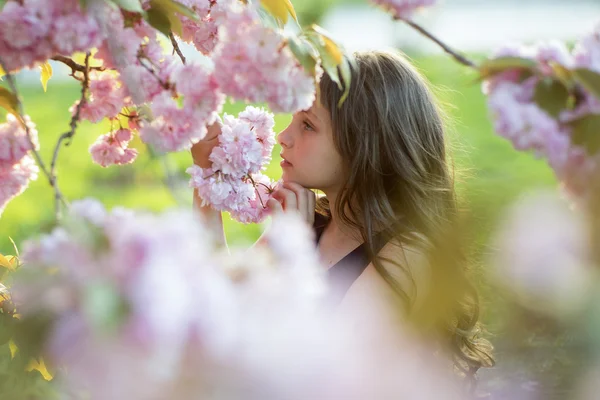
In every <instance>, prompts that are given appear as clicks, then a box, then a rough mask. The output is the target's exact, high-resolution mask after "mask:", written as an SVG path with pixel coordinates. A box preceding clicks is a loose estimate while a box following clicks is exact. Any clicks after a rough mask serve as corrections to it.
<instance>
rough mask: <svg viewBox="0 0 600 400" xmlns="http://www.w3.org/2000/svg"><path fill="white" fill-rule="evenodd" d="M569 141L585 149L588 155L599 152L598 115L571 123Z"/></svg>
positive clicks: (599, 116)
mask: <svg viewBox="0 0 600 400" xmlns="http://www.w3.org/2000/svg"><path fill="white" fill-rule="evenodd" d="M571 126H572V128H573V130H572V133H571V140H572V141H573V143H574V144H576V145H580V146H583V147H585V149H586V150H587V152H588V154H590V155H594V154H596V153H598V150H600V114H588V115H586V116H584V117H581V118H579V119H577V120H575V121H573V122H572V123H571Z"/></svg>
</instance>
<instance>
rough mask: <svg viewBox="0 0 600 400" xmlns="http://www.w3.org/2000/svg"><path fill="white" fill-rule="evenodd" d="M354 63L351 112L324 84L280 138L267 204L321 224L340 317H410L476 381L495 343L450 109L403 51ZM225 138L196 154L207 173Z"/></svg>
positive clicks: (374, 322) (360, 321)
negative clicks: (461, 200)
mask: <svg viewBox="0 0 600 400" xmlns="http://www.w3.org/2000/svg"><path fill="white" fill-rule="evenodd" d="M354 58H355V61H356V63H355V66H354V67H353V70H352V79H351V85H350V92H349V96H348V97H347V99H346V100H345V101H344V102H343V103H342V105H341V107H338V101H339V100H340V98H341V96H342V94H343V91H342V90H340V89H339V88H338V86H337V85H336V84H335V83H334V82H332V80H331V79H330V78H329V77H328V76H327V75H324V76H323V78H322V79H321V82H320V99H318V101H316V102H315V103H314V104H313V106H312V107H311V108H310V109H308V110H305V111H302V112H298V113H296V114H295V115H294V116H293V119H292V121H291V123H290V125H289V126H288V127H287V128H286V129H285V130H284V131H283V132H281V133H280V134H279V136H278V143H279V144H280V146H281V149H282V151H281V158H282V162H281V167H282V171H283V176H282V180H283V182H284V184H283V188H281V189H280V190H278V191H277V192H276V193H275V194H274V198H273V199H271V200H270V201H269V202H268V204H267V206H268V208H269V209H270V211H271V212H273V213H276V212H299V213H301V214H302V216H303V217H304V218H305V219H306V221H307V223H309V224H311V225H312V226H313V227H314V229H315V232H316V237H317V245H318V250H319V253H320V256H321V258H322V261H323V263H324V265H325V266H326V267H327V268H328V276H329V279H330V283H331V286H332V288H333V292H332V301H333V302H334V304H335V305H336V312H340V313H347V314H350V315H352V318H353V319H354V320H355V321H356V326H357V327H359V326H360V327H364V326H367V327H368V326H378V327H382V326H384V327H389V326H392V325H394V324H396V323H398V322H399V321H400V322H406V321H407V320H409V321H411V322H413V326H416V327H418V328H420V329H421V331H420V332H423V333H427V334H429V335H433V336H434V337H435V338H436V339H437V340H436V343H442V344H444V345H446V348H449V349H450V350H451V353H452V354H453V355H454V361H455V366H456V367H457V368H458V369H459V370H461V371H462V372H463V374H464V375H466V376H468V377H473V376H474V374H475V372H476V371H477V369H478V368H480V367H482V366H489V365H491V364H492V363H493V360H492V357H491V355H490V346H489V343H488V342H487V341H485V340H483V339H479V338H477V319H478V307H477V298H476V295H475V293H474V291H473V290H472V289H471V286H470V285H469V284H468V282H467V280H466V278H465V273H464V267H465V265H464V264H465V261H464V259H463V257H462V256H461V253H460V246H459V245H458V241H457V238H458V237H459V236H460V235H459V234H458V231H457V230H456V229H457V225H456V224H455V223H456V219H457V206H456V201H455V191H454V186H453V180H452V176H451V173H450V171H449V168H448V165H447V161H446V143H445V138H444V124H443V121H442V116H441V112H440V110H439V108H438V106H437V105H436V101H435V99H434V97H433V95H432V93H431V92H430V90H429V89H428V85H427V84H426V82H425V80H424V79H423V77H422V76H421V75H420V74H419V73H418V72H417V71H416V70H415V69H414V68H413V67H412V66H411V65H410V63H409V62H407V61H406V60H405V59H404V58H403V57H402V56H400V55H399V54H396V53H393V52H364V53H357V54H355V55H354ZM218 133H219V127H218V126H217V125H214V126H212V127H211V128H210V129H209V134H208V135H207V137H206V139H205V140H203V141H201V142H200V143H198V144H196V145H195V146H194V147H193V149H192V155H193V157H194V162H195V163H196V164H198V165H199V166H201V167H208V166H210V162H209V161H208V155H209V154H210V152H211V150H212V148H213V147H214V145H215V144H217V143H218ZM311 189H316V190H319V191H322V192H323V193H324V196H323V197H320V198H318V199H317V198H316V196H315V193H314V192H313V191H312V190H311ZM195 207H196V208H197V209H199V210H200V212H202V213H203V214H204V215H205V216H206V217H208V218H209V219H210V220H211V221H212V222H213V223H214V225H215V228H216V229H217V230H218V231H219V232H220V233H221V234H222V232H223V229H222V223H221V219H220V218H221V217H220V213H217V212H215V211H214V210H212V209H210V208H209V207H200V201H199V199H198V197H197V195H196V194H195ZM221 237H222V238H223V240H224V236H221ZM368 310H377V311H378V312H377V313H376V314H377V315H374V314H375V313H372V312H369V311H368ZM384 330H385V329H384ZM380 331H383V330H380ZM385 331H389V330H385Z"/></svg>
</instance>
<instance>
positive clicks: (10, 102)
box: [0, 87, 19, 116]
mask: <svg viewBox="0 0 600 400" xmlns="http://www.w3.org/2000/svg"><path fill="white" fill-rule="evenodd" d="M0 107H2V108H4V109H5V110H6V111H8V112H9V113H11V114H14V115H15V116H18V115H19V112H18V107H19V100H18V99H17V96H15V94H14V93H13V92H11V91H10V90H8V89H6V88H4V87H0Z"/></svg>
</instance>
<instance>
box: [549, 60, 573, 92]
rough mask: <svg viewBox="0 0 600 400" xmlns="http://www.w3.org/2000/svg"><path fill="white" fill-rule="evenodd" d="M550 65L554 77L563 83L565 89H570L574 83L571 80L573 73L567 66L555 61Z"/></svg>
mask: <svg viewBox="0 0 600 400" xmlns="http://www.w3.org/2000/svg"><path fill="white" fill-rule="evenodd" d="M550 67H551V68H552V71H553V72H554V77H555V78H556V79H558V80H559V81H560V82H561V83H562V84H563V85H565V87H566V88H567V90H569V91H571V89H573V86H574V84H575V82H574V81H573V73H572V72H571V71H569V70H568V69H567V68H565V67H563V66H562V65H560V64H558V63H555V62H551V63H550Z"/></svg>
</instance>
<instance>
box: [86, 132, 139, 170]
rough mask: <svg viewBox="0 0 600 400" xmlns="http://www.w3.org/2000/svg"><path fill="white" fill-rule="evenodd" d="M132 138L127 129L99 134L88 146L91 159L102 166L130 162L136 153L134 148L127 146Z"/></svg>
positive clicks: (133, 159)
mask: <svg viewBox="0 0 600 400" xmlns="http://www.w3.org/2000/svg"><path fill="white" fill-rule="evenodd" d="M132 138H133V136H132V134H131V131H130V130H128V129H119V130H118V131H116V132H114V133H107V134H105V135H102V136H100V137H99V138H98V139H96V141H95V142H94V143H93V144H92V145H91V146H90V154H91V155H92V160H93V161H94V162H95V163H96V164H98V165H100V166H102V167H108V166H110V165H123V164H130V163H132V162H133V161H135V159H136V157H137V154H138V151H137V150H136V149H130V148H128V147H127V146H128V144H129V142H130V141H131V139H132Z"/></svg>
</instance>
